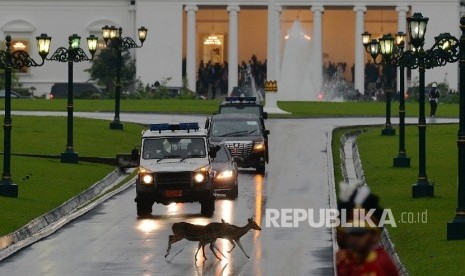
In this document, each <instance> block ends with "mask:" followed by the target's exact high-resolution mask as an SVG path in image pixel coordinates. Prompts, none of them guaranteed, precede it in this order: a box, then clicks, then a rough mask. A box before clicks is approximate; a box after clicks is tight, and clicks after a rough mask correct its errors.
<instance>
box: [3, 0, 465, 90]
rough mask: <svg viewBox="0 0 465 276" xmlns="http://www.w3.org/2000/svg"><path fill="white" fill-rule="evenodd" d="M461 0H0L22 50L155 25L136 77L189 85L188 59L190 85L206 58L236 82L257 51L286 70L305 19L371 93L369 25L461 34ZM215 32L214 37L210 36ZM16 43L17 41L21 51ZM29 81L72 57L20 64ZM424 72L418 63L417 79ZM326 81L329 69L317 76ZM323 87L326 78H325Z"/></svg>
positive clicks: (453, 80) (454, 82) (430, 75)
mask: <svg viewBox="0 0 465 276" xmlns="http://www.w3.org/2000/svg"><path fill="white" fill-rule="evenodd" d="M460 2H461V1H459V0H358V1H355V0H318V1H312V0H201V1H194V0H45V1H41V0H0V28H1V33H2V35H3V37H2V38H1V40H2V41H4V37H5V36H6V35H7V34H10V35H11V36H12V38H13V48H14V49H24V50H26V51H28V52H29V53H30V55H31V56H32V57H34V59H36V60H40V57H39V56H38V54H37V47H36V45H35V37H36V36H39V35H40V34H41V33H46V34H48V35H49V36H51V37H52V45H51V51H55V50H56V49H57V48H58V47H68V36H70V35H72V34H78V35H80V36H81V37H82V38H83V39H82V40H83V42H82V43H81V44H82V46H81V47H82V48H83V49H84V50H85V51H86V52H88V51H87V46H86V43H85V42H84V41H85V39H84V38H85V37H87V36H89V35H90V34H93V35H96V36H98V37H99V38H100V39H101V42H102V43H100V45H102V46H101V47H103V40H102V31H101V29H102V27H103V26H105V25H110V26H111V25H114V26H117V27H122V28H123V36H130V37H132V38H134V40H135V41H137V42H138V39H137V28H139V27H140V26H145V27H146V28H147V29H148V34H147V40H146V41H145V43H144V46H143V47H142V48H139V49H135V50H131V54H132V55H133V56H134V57H135V58H136V68H137V77H138V78H140V80H141V81H142V82H143V83H144V84H153V83H154V82H155V81H157V80H158V81H161V80H163V79H168V78H170V81H169V82H168V85H169V86H181V85H182V68H183V59H185V62H186V63H185V64H186V67H185V68H186V75H187V80H188V84H189V88H190V89H192V90H194V89H195V81H196V75H197V68H198V66H199V64H200V61H201V60H203V61H204V62H207V61H208V60H211V61H213V62H220V63H222V62H228V64H229V72H228V79H229V84H228V89H229V91H231V90H232V87H234V86H236V85H237V82H238V69H237V68H238V64H241V62H242V61H246V62H247V61H248V60H249V59H250V57H251V56H252V55H256V56H257V58H258V59H259V60H261V61H265V60H266V61H267V67H266V68H267V79H269V80H277V79H279V76H280V70H281V64H282V57H283V47H284V44H285V37H286V34H287V32H288V31H289V29H290V27H291V25H292V23H293V22H294V21H295V20H296V19H297V18H298V19H299V20H300V22H301V24H302V26H303V29H304V30H305V33H306V34H307V35H308V36H309V37H311V49H312V51H313V55H314V56H313V57H314V59H313V65H314V67H315V68H317V72H316V73H317V75H320V76H321V75H322V74H323V69H322V68H323V66H324V65H325V64H327V63H328V62H332V63H346V64H347V70H346V72H345V77H346V79H348V80H352V73H351V70H350V68H351V67H352V66H353V65H354V74H353V75H354V76H353V77H354V86H355V88H356V89H358V90H359V91H360V92H362V93H363V92H364V67H365V64H366V63H367V62H368V61H369V59H370V57H369V55H368V54H367V53H366V52H365V49H364V47H363V45H362V43H361V34H362V33H363V32H364V31H368V32H370V33H371V34H372V36H373V37H380V36H382V35H383V34H385V33H392V34H394V33H396V32H398V31H403V32H407V30H406V29H407V23H406V18H407V17H408V16H410V15H412V14H413V13H414V12H421V13H422V14H423V16H425V17H429V22H428V27H427V31H426V41H425V49H428V48H429V47H431V46H432V45H433V43H434V37H435V36H437V35H438V34H440V33H444V32H448V33H451V34H452V35H454V36H456V37H458V36H459V35H460V29H459V19H460V16H461V14H464V13H465V9H464V7H463V5H461V3H460ZM212 37H216V38H214V39H215V40H214V43H208V39H209V38H210V42H211V39H212ZM14 49H13V50H14ZM88 68H90V63H89V62H81V63H76V64H75V65H74V81H75V82H86V81H88V79H89V75H88V73H86V72H84V70H85V69H88ZM18 75H19V77H20V81H21V82H22V83H23V84H24V86H25V87H32V86H34V87H35V88H36V91H35V94H36V95H41V94H46V93H48V92H49V91H50V88H51V86H52V85H53V84H54V83H56V82H66V81H67V64H66V63H58V62H52V61H48V62H46V64H45V65H44V66H42V67H38V68H29V69H28V70H27V71H26V72H22V73H18ZM416 75H417V72H416V70H412V81H413V80H414V79H415V76H416ZM319 79H320V81H321V78H319ZM444 80H446V81H448V82H449V85H450V88H451V89H454V90H457V88H458V64H448V65H446V66H445V67H441V68H435V69H431V70H427V71H426V84H428V83H430V82H432V81H437V82H442V81H444ZM318 85H320V86H321V84H318Z"/></svg>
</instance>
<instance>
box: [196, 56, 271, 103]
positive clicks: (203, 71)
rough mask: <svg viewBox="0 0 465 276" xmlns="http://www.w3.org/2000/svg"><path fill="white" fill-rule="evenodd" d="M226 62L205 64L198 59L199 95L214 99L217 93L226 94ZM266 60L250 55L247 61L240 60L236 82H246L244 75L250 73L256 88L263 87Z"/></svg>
mask: <svg viewBox="0 0 465 276" xmlns="http://www.w3.org/2000/svg"><path fill="white" fill-rule="evenodd" d="M228 66H229V65H228V62H226V61H225V62H223V63H222V64H221V63H212V62H211V61H208V62H207V63H206V64H205V63H204V61H203V60H201V61H200V65H199V69H198V71H197V82H196V91H197V93H198V95H199V96H200V97H203V98H205V99H215V98H216V97H217V96H218V94H220V95H226V94H227V93H228V81H229V80H228V70H229V69H228ZM266 66H267V64H266V60H265V61H264V62H262V61H260V60H258V59H257V56H256V55H252V57H251V58H250V60H249V61H248V62H245V61H242V62H241V64H240V65H238V83H239V84H241V83H244V82H247V80H246V79H245V78H246V76H249V75H251V76H252V77H253V78H254V81H255V85H256V89H257V90H259V89H263V84H264V81H265V80H266Z"/></svg>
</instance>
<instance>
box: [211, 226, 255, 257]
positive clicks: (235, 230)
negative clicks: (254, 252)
mask: <svg viewBox="0 0 465 276" xmlns="http://www.w3.org/2000/svg"><path fill="white" fill-rule="evenodd" d="M221 222H222V224H221V227H222V229H221V233H219V235H218V238H221V239H227V240H229V242H231V243H232V245H233V247H232V248H231V250H229V251H228V253H231V252H232V251H233V249H234V248H235V247H236V244H235V243H234V242H236V243H237V244H238V245H239V248H240V249H241V250H242V252H243V253H244V255H245V256H246V257H247V258H250V257H249V256H248V255H247V253H245V251H244V248H243V247H242V244H241V241H240V238H241V237H242V236H244V235H245V234H247V232H249V231H250V230H252V229H254V230H258V231H261V230H262V228H261V227H260V226H258V224H257V223H256V222H255V221H254V220H253V218H249V219H248V223H247V224H246V225H245V226H242V227H239V226H236V225H232V224H229V223H227V222H225V221H224V220H223V219H221ZM214 242H215V241H213V243H214Z"/></svg>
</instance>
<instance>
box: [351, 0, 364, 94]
mask: <svg viewBox="0 0 465 276" xmlns="http://www.w3.org/2000/svg"><path fill="white" fill-rule="evenodd" d="M366 10H367V8H366V7H365V6H355V7H354V11H355V82H354V88H355V89H356V90H358V91H359V92H360V93H362V94H365V86H364V82H365V56H364V53H365V49H364V47H363V44H362V33H363V32H364V29H365V28H364V15H365V11H366Z"/></svg>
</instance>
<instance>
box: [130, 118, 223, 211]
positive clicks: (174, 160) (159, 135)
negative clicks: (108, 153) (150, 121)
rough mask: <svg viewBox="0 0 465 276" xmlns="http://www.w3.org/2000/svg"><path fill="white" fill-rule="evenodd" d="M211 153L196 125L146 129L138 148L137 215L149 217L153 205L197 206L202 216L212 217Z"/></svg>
mask: <svg viewBox="0 0 465 276" xmlns="http://www.w3.org/2000/svg"><path fill="white" fill-rule="evenodd" d="M213 152H214V150H213V149H210V148H209V147H208V143H207V135H206V132H205V131H204V130H200V129H199V126H198V123H180V124H154V125H150V129H149V130H147V131H145V132H143V135H142V143H141V148H140V159H139V173H138V177H137V180H136V194H137V195H136V198H135V201H136V203H137V215H138V216H149V215H150V214H151V213H152V205H153V203H154V202H156V203H161V204H164V205H168V204H170V203H173V202H200V204H201V206H202V207H201V213H202V215H205V216H212V215H213V212H214V211H215V197H214V193H213V178H214V175H213V172H212V169H211V160H210V158H214V155H215V153H213Z"/></svg>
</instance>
